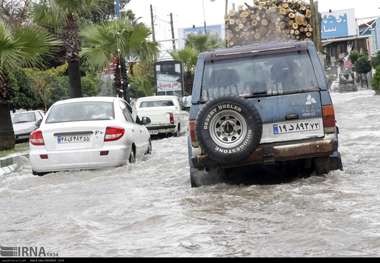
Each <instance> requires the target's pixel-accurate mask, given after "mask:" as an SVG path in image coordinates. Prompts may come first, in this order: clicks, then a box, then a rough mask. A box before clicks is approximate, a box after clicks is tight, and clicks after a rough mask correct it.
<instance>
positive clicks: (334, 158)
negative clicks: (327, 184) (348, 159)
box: [329, 152, 343, 171]
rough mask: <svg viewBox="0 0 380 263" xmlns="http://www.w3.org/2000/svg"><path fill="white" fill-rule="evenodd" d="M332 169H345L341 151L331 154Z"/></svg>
mask: <svg viewBox="0 0 380 263" xmlns="http://www.w3.org/2000/svg"><path fill="white" fill-rule="evenodd" d="M329 165H330V171H336V170H341V171H343V163H342V158H341V156H340V153H339V152H335V153H334V154H332V155H331V156H330V163H329Z"/></svg>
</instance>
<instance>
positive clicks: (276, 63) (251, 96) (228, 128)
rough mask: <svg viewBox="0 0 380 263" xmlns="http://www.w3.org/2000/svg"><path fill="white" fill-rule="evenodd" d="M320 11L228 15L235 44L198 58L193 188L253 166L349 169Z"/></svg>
mask: <svg viewBox="0 0 380 263" xmlns="http://www.w3.org/2000/svg"><path fill="white" fill-rule="evenodd" d="M314 7H315V6H314ZM314 7H312V6H311V5H309V4H305V3H304V2H301V1H278V0H276V1H260V2H258V1H255V4H254V5H253V6H250V5H248V4H246V8H243V7H241V8H239V10H238V11H231V12H230V14H229V15H228V16H227V17H226V33H227V42H228V45H229V46H232V47H230V48H226V49H220V50H215V51H210V52H205V53H201V54H200V55H199V57H198V62H197V66H196V70H195V78H194V85H193V93H192V106H191V110H190V115H189V129H190V132H189V137H188V153H189V166H190V181H191V185H192V187H198V186H202V185H207V184H213V183H215V182H220V178H221V177H225V176H229V174H233V173H230V171H231V170H232V169H235V168H237V167H251V166H253V165H264V166H266V165H271V166H272V165H274V166H276V165H280V166H282V165H287V164H289V163H293V164H294V163H295V164H296V165H298V166H299V168H302V169H305V171H310V172H314V171H315V172H316V173H317V174H326V173H329V172H330V171H333V170H338V169H343V166H342V161H341V157H340V153H339V150H338V134H339V129H338V127H337V126H336V120H335V112H334V106H333V104H332V100H331V97H330V93H329V89H328V83H327V80H326V77H325V75H324V74H325V73H324V69H323V67H322V64H321V61H320V59H319V56H318V52H317V48H316V45H315V44H314V43H313V41H311V40H312V39H313V40H314V41H315V40H316V39H318V37H315V35H316V34H313V32H315V30H314V29H315V27H314V26H313V23H314V24H315V22H313V21H318V20H314V19H313V12H314V11H315V8H314ZM313 10H314V11H313ZM252 176H255V174H252Z"/></svg>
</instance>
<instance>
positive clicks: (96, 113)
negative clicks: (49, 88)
mask: <svg viewBox="0 0 380 263" xmlns="http://www.w3.org/2000/svg"><path fill="white" fill-rule="evenodd" d="M114 118H115V116H114V108H113V103H112V102H101V101H99V102H98V101H96V102H95V101H94V102H72V103H65V104H59V105H55V106H53V108H52V109H51V111H50V113H49V116H48V118H47V119H46V123H60V122H74V121H98V120H113V119H114Z"/></svg>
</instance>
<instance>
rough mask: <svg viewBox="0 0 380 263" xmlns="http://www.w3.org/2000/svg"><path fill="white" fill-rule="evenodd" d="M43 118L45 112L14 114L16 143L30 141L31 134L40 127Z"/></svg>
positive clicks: (13, 122)
mask: <svg viewBox="0 0 380 263" xmlns="http://www.w3.org/2000/svg"><path fill="white" fill-rule="evenodd" d="M43 117H44V112H43V111H41V110H37V111H25V112H17V113H15V114H12V124H13V130H14V133H15V137H16V142H21V141H24V140H28V139H29V135H30V133H31V132H32V131H34V130H35V129H37V128H38V127H39V126H40V124H41V121H42V119H43Z"/></svg>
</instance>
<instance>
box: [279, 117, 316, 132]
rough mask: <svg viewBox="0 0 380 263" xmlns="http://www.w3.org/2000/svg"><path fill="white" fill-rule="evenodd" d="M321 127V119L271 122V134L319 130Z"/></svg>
mask: <svg viewBox="0 0 380 263" xmlns="http://www.w3.org/2000/svg"><path fill="white" fill-rule="evenodd" d="M322 128H323V124H322V120H321V119H311V120H302V121H294V122H283V123H275V124H273V134H274V135H280V134H289V133H307V132H316V131H321V130H322Z"/></svg>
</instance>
